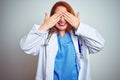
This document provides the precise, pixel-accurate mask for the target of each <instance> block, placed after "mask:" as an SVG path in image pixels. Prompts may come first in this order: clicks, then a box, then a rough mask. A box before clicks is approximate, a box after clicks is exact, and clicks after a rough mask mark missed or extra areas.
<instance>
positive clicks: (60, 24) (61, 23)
mask: <svg viewBox="0 0 120 80" xmlns="http://www.w3.org/2000/svg"><path fill="white" fill-rule="evenodd" d="M58 25H59V26H61V27H63V26H65V25H66V22H58Z"/></svg>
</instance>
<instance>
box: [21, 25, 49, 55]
mask: <svg viewBox="0 0 120 80" xmlns="http://www.w3.org/2000/svg"><path fill="white" fill-rule="evenodd" d="M39 26H40V25H37V24H35V25H34V26H33V27H32V29H31V30H30V32H29V33H28V34H27V35H25V36H24V37H23V38H22V39H21V41H20V47H21V49H22V50H23V51H24V52H25V53H27V54H32V55H37V54H38V53H39V52H38V51H39V49H40V47H41V46H42V45H44V40H45V35H46V34H47V31H45V32H41V31H39V30H38V28H39Z"/></svg>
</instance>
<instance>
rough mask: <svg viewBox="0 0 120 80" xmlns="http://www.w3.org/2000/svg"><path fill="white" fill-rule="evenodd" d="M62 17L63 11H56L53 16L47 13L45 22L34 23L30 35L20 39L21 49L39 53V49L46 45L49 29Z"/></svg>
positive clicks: (30, 52)
mask: <svg viewBox="0 0 120 80" xmlns="http://www.w3.org/2000/svg"><path fill="white" fill-rule="evenodd" d="M60 17H61V13H55V14H54V15H52V16H51V17H48V15H47V13H46V14H45V19H44V23H43V24H42V25H41V26H39V25H34V26H33V28H32V30H31V31H30V32H29V33H28V35H26V36H24V37H23V38H22V39H21V41H20V47H21V49H22V50H23V51H24V52H25V53H28V54H33V55H37V54H38V53H39V52H38V51H39V49H40V48H41V47H42V46H43V45H44V42H45V39H46V37H47V35H48V30H49V29H50V28H52V27H53V26H54V25H55V24H56V23H57V22H58V21H59V20H60Z"/></svg>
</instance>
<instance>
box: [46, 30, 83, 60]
mask: <svg viewBox="0 0 120 80" xmlns="http://www.w3.org/2000/svg"><path fill="white" fill-rule="evenodd" d="M52 34H53V32H50V31H49V33H48V36H47V38H46V40H45V42H44V46H45V55H47V48H46V47H47V46H48V43H49V40H50V38H51V36H52ZM73 34H74V35H75V36H76V37H77V39H78V49H79V53H80V57H81V58H83V54H82V49H81V46H82V43H81V42H80V40H79V37H80V36H78V35H76V34H75V31H74V30H73ZM46 57H47V56H46Z"/></svg>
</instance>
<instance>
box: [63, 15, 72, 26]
mask: <svg viewBox="0 0 120 80" xmlns="http://www.w3.org/2000/svg"><path fill="white" fill-rule="evenodd" d="M64 18H65V20H66V21H67V22H68V23H69V24H72V19H71V18H69V17H68V16H66V15H65V16H64Z"/></svg>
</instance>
